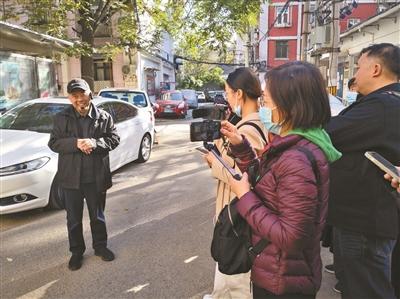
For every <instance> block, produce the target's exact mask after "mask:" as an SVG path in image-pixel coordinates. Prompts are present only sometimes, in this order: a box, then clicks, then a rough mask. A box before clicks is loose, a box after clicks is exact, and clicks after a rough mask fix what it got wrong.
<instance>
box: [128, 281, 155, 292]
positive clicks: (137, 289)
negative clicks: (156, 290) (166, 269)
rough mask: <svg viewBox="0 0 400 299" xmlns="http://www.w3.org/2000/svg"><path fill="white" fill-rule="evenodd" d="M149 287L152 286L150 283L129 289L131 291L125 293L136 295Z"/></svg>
mask: <svg viewBox="0 0 400 299" xmlns="http://www.w3.org/2000/svg"><path fill="white" fill-rule="evenodd" d="M149 285H150V284H149V283H146V284H139V285H137V286H135V287H133V288H132V289H129V290H127V291H125V293H132V292H133V293H135V294H136V293H137V292H140V291H141V290H143V289H144V288H145V287H147V286H149Z"/></svg>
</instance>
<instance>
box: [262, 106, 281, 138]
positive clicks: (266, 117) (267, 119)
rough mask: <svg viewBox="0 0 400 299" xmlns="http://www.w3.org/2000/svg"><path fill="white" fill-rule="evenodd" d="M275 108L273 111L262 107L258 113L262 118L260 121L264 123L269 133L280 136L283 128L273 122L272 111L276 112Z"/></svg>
mask: <svg viewBox="0 0 400 299" xmlns="http://www.w3.org/2000/svg"><path fill="white" fill-rule="evenodd" d="M275 109H276V107H275V108H273V109H271V108H268V107H260V111H259V112H258V114H259V116H260V120H261V122H262V123H263V125H264V127H265V128H266V129H267V130H268V132H271V133H274V134H277V135H279V134H280V132H281V130H282V126H281V125H280V124H276V123H274V122H272V110H275Z"/></svg>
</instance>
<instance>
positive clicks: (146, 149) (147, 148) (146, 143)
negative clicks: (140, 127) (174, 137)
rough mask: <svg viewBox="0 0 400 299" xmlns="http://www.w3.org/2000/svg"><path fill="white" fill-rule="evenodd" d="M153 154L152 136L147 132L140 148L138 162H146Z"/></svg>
mask: <svg viewBox="0 0 400 299" xmlns="http://www.w3.org/2000/svg"><path fill="white" fill-rule="evenodd" d="M150 154H151V136H150V135H149V134H145V135H144V136H143V139H142V142H141V143H140V148H139V157H138V159H137V161H138V162H140V163H144V162H146V161H147V160H149V158H150Z"/></svg>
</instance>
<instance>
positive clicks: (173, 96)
mask: <svg viewBox="0 0 400 299" xmlns="http://www.w3.org/2000/svg"><path fill="white" fill-rule="evenodd" d="M161 99H162V100H163V101H182V100H183V95H182V93H180V92H171V93H166V94H163V96H162V98H161Z"/></svg>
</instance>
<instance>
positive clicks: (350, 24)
mask: <svg viewBox="0 0 400 299" xmlns="http://www.w3.org/2000/svg"><path fill="white" fill-rule="evenodd" d="M358 23H360V19H348V20H347V28H351V27H353V26H355V25H357V24H358Z"/></svg>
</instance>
